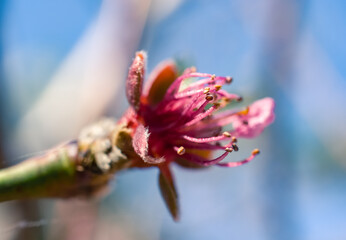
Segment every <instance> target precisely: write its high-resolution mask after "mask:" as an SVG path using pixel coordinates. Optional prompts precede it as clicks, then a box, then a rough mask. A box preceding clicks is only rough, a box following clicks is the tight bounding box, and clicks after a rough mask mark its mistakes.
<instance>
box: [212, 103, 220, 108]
mask: <svg viewBox="0 0 346 240" xmlns="http://www.w3.org/2000/svg"><path fill="white" fill-rule="evenodd" d="M213 105H214V107H215V109H218V108H219V107H220V106H221V104H220V103H218V102H216V103H213Z"/></svg>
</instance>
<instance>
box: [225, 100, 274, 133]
mask: <svg viewBox="0 0 346 240" xmlns="http://www.w3.org/2000/svg"><path fill="white" fill-rule="evenodd" d="M274 107H275V102H274V100H273V99H272V98H263V99H260V100H258V101H256V102H254V103H253V104H251V105H250V106H249V112H248V113H247V114H246V115H237V116H235V118H234V121H233V122H232V124H233V128H234V133H233V134H234V135H235V136H236V137H246V138H252V137H256V136H258V135H259V134H260V133H261V132H262V131H263V129H264V128H265V127H267V126H268V125H269V124H271V123H272V122H273V121H274V119H275V114H274Z"/></svg>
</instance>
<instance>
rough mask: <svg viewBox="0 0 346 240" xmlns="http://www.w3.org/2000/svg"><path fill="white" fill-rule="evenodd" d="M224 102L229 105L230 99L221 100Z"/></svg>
mask: <svg viewBox="0 0 346 240" xmlns="http://www.w3.org/2000/svg"><path fill="white" fill-rule="evenodd" d="M222 99H223V100H224V101H225V103H229V102H230V101H231V99H229V98H226V97H225V98H222Z"/></svg>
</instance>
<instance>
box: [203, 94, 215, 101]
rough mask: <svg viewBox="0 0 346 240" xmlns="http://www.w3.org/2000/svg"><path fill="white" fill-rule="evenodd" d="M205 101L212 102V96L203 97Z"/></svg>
mask: <svg viewBox="0 0 346 240" xmlns="http://www.w3.org/2000/svg"><path fill="white" fill-rule="evenodd" d="M205 100H207V101H213V100H214V97H213V95H211V94H208V95H207V96H205Z"/></svg>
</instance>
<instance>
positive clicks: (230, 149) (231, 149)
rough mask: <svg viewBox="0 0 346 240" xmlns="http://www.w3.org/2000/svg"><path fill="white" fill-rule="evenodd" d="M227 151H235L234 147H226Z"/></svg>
mask: <svg viewBox="0 0 346 240" xmlns="http://www.w3.org/2000/svg"><path fill="white" fill-rule="evenodd" d="M225 151H226V152H233V148H230V147H227V148H225Z"/></svg>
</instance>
